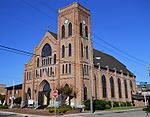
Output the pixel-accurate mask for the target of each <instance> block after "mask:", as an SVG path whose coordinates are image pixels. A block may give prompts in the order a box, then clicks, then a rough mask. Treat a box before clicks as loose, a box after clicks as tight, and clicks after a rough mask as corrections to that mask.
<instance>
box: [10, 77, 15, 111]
mask: <svg viewBox="0 0 150 117" xmlns="http://www.w3.org/2000/svg"><path fill="white" fill-rule="evenodd" d="M14 85H15V83H14V80H13V90H12V96H11V105H10V108H13V106H14V99H15V86H14Z"/></svg>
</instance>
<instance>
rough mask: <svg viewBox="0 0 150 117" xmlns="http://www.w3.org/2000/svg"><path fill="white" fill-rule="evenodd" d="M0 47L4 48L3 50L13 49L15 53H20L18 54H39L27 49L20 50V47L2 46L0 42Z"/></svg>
mask: <svg viewBox="0 0 150 117" xmlns="http://www.w3.org/2000/svg"><path fill="white" fill-rule="evenodd" d="M0 47H1V48H4V50H5V51H10V52H14V51H15V53H16V52H17V53H20V54H26V55H35V56H40V55H37V54H34V53H31V52H27V51H24V50H20V49H16V48H12V47H8V46H4V45H1V44H0Z"/></svg>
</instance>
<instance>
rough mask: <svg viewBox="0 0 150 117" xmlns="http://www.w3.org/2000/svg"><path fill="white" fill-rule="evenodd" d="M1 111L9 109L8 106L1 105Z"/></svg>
mask: <svg viewBox="0 0 150 117" xmlns="http://www.w3.org/2000/svg"><path fill="white" fill-rule="evenodd" d="M0 109H8V106H7V105H2V104H1V105H0Z"/></svg>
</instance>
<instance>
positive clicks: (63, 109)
mask: <svg viewBox="0 0 150 117" xmlns="http://www.w3.org/2000/svg"><path fill="white" fill-rule="evenodd" d="M73 109H75V108H71V107H70V106H60V107H58V108H56V112H57V113H65V112H67V111H68V110H73ZM48 110H49V112H50V113H53V112H54V111H55V108H54V107H49V108H48Z"/></svg>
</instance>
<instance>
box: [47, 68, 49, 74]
mask: <svg viewBox="0 0 150 117" xmlns="http://www.w3.org/2000/svg"><path fill="white" fill-rule="evenodd" d="M47 75H48V76H49V67H48V71H47Z"/></svg>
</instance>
